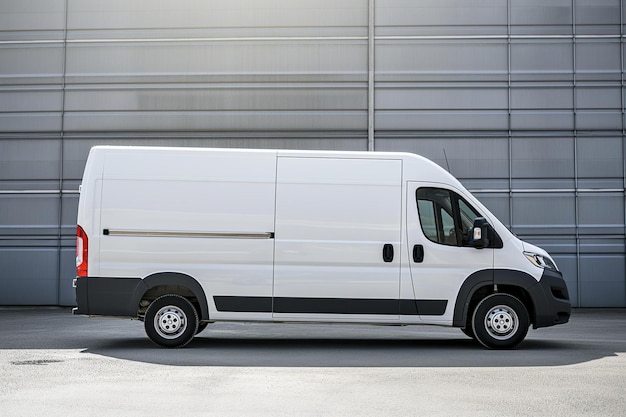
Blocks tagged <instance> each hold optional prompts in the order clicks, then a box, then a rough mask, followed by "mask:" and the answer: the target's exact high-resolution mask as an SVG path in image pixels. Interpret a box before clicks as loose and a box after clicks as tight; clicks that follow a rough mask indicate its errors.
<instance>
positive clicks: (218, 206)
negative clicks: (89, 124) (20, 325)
mask: <svg viewBox="0 0 626 417" xmlns="http://www.w3.org/2000/svg"><path fill="white" fill-rule="evenodd" d="M275 172H276V156H275V152H274V153H272V152H262V151H261V152H232V151H227V152H224V151H217V150H185V149H167V150H165V149H158V148H157V149H150V148H149V149H145V148H144V149H142V148H131V149H130V150H124V151H119V150H117V149H111V150H109V152H108V153H107V155H106V162H105V168H104V173H103V186H102V202H101V218H100V225H101V226H100V228H99V229H98V230H94V231H93V233H96V234H98V235H99V236H98V238H99V240H100V254H99V255H100V262H99V263H100V270H99V276H101V277H107V278H123V277H131V278H145V277H147V276H151V275H154V274H157V273H162V272H172V273H180V274H185V275H188V276H190V277H193V278H194V279H196V280H197V281H198V282H199V283H200V284H201V285H202V287H203V288H204V289H205V292H206V293H207V301H208V304H209V310H210V314H209V315H210V317H211V318H212V319H228V318H232V319H236V318H243V317H241V315H237V314H236V313H229V312H218V311H217V310H216V309H215V305H214V303H213V297H212V296H211V295H213V294H238V295H243V296H264V297H271V295H272V277H273V256H274V244H273V239H272V237H273V230H274V199H275V176H276V174H275ZM94 240H95V239H94ZM257 318H258V317H257Z"/></svg>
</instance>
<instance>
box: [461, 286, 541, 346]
mask: <svg viewBox="0 0 626 417" xmlns="http://www.w3.org/2000/svg"><path fill="white" fill-rule="evenodd" d="M529 326H530V319H529V318H528V310H526V307H525V306H524V304H523V303H522V302H521V301H520V300H518V299H517V298H515V297H513V296H512V295H509V294H492V295H490V296H488V297H486V298H484V299H483V300H482V301H481V302H480V303H479V304H478V305H477V306H476V309H475V310H474V315H473V316H472V327H473V329H474V336H476V340H478V341H479V342H480V343H481V344H482V345H483V346H485V347H486V348H488V349H513V348H514V347H516V346H517V345H519V344H520V343H521V342H522V340H524V338H525V337H526V333H528V327H529Z"/></svg>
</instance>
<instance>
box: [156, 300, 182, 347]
mask: <svg viewBox="0 0 626 417" xmlns="http://www.w3.org/2000/svg"><path fill="white" fill-rule="evenodd" d="M154 328H155V329H156V331H157V333H159V335H160V336H161V337H163V338H165V339H175V338H177V337H178V336H179V335H180V334H181V333H183V332H184V331H185V329H186V328H187V316H185V313H184V312H183V311H182V310H181V309H180V308H178V307H176V306H165V307H163V308H161V309H160V310H159V311H157V313H156V316H154Z"/></svg>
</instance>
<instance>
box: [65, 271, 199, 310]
mask: <svg viewBox="0 0 626 417" xmlns="http://www.w3.org/2000/svg"><path fill="white" fill-rule="evenodd" d="M159 285H168V286H181V287H185V288H187V289H189V290H190V291H191V292H192V293H193V294H194V296H195V297H196V299H197V300H198V304H199V306H200V311H199V312H198V315H199V316H200V319H201V320H208V318H209V310H208V306H207V300H206V296H205V294H204V290H202V287H201V286H200V284H199V283H198V281H196V280H195V279H193V278H191V277H190V276H188V275H183V274H177V273H159V274H154V275H151V276H149V277H146V278H144V279H141V278H104V277H77V278H76V304H77V306H78V307H77V308H76V309H75V310H74V314H79V315H86V316H113V317H130V318H137V311H138V308H139V302H140V301H141V299H142V297H143V295H144V294H145V293H146V292H147V291H148V290H150V289H151V288H154V287H156V286H159Z"/></svg>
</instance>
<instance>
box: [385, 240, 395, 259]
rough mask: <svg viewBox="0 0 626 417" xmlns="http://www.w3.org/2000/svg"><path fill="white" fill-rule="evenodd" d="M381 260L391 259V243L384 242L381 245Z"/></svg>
mask: <svg viewBox="0 0 626 417" xmlns="http://www.w3.org/2000/svg"><path fill="white" fill-rule="evenodd" d="M383 261H385V262H391V261H393V245H392V244H391V243H386V244H385V245H384V246H383Z"/></svg>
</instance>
